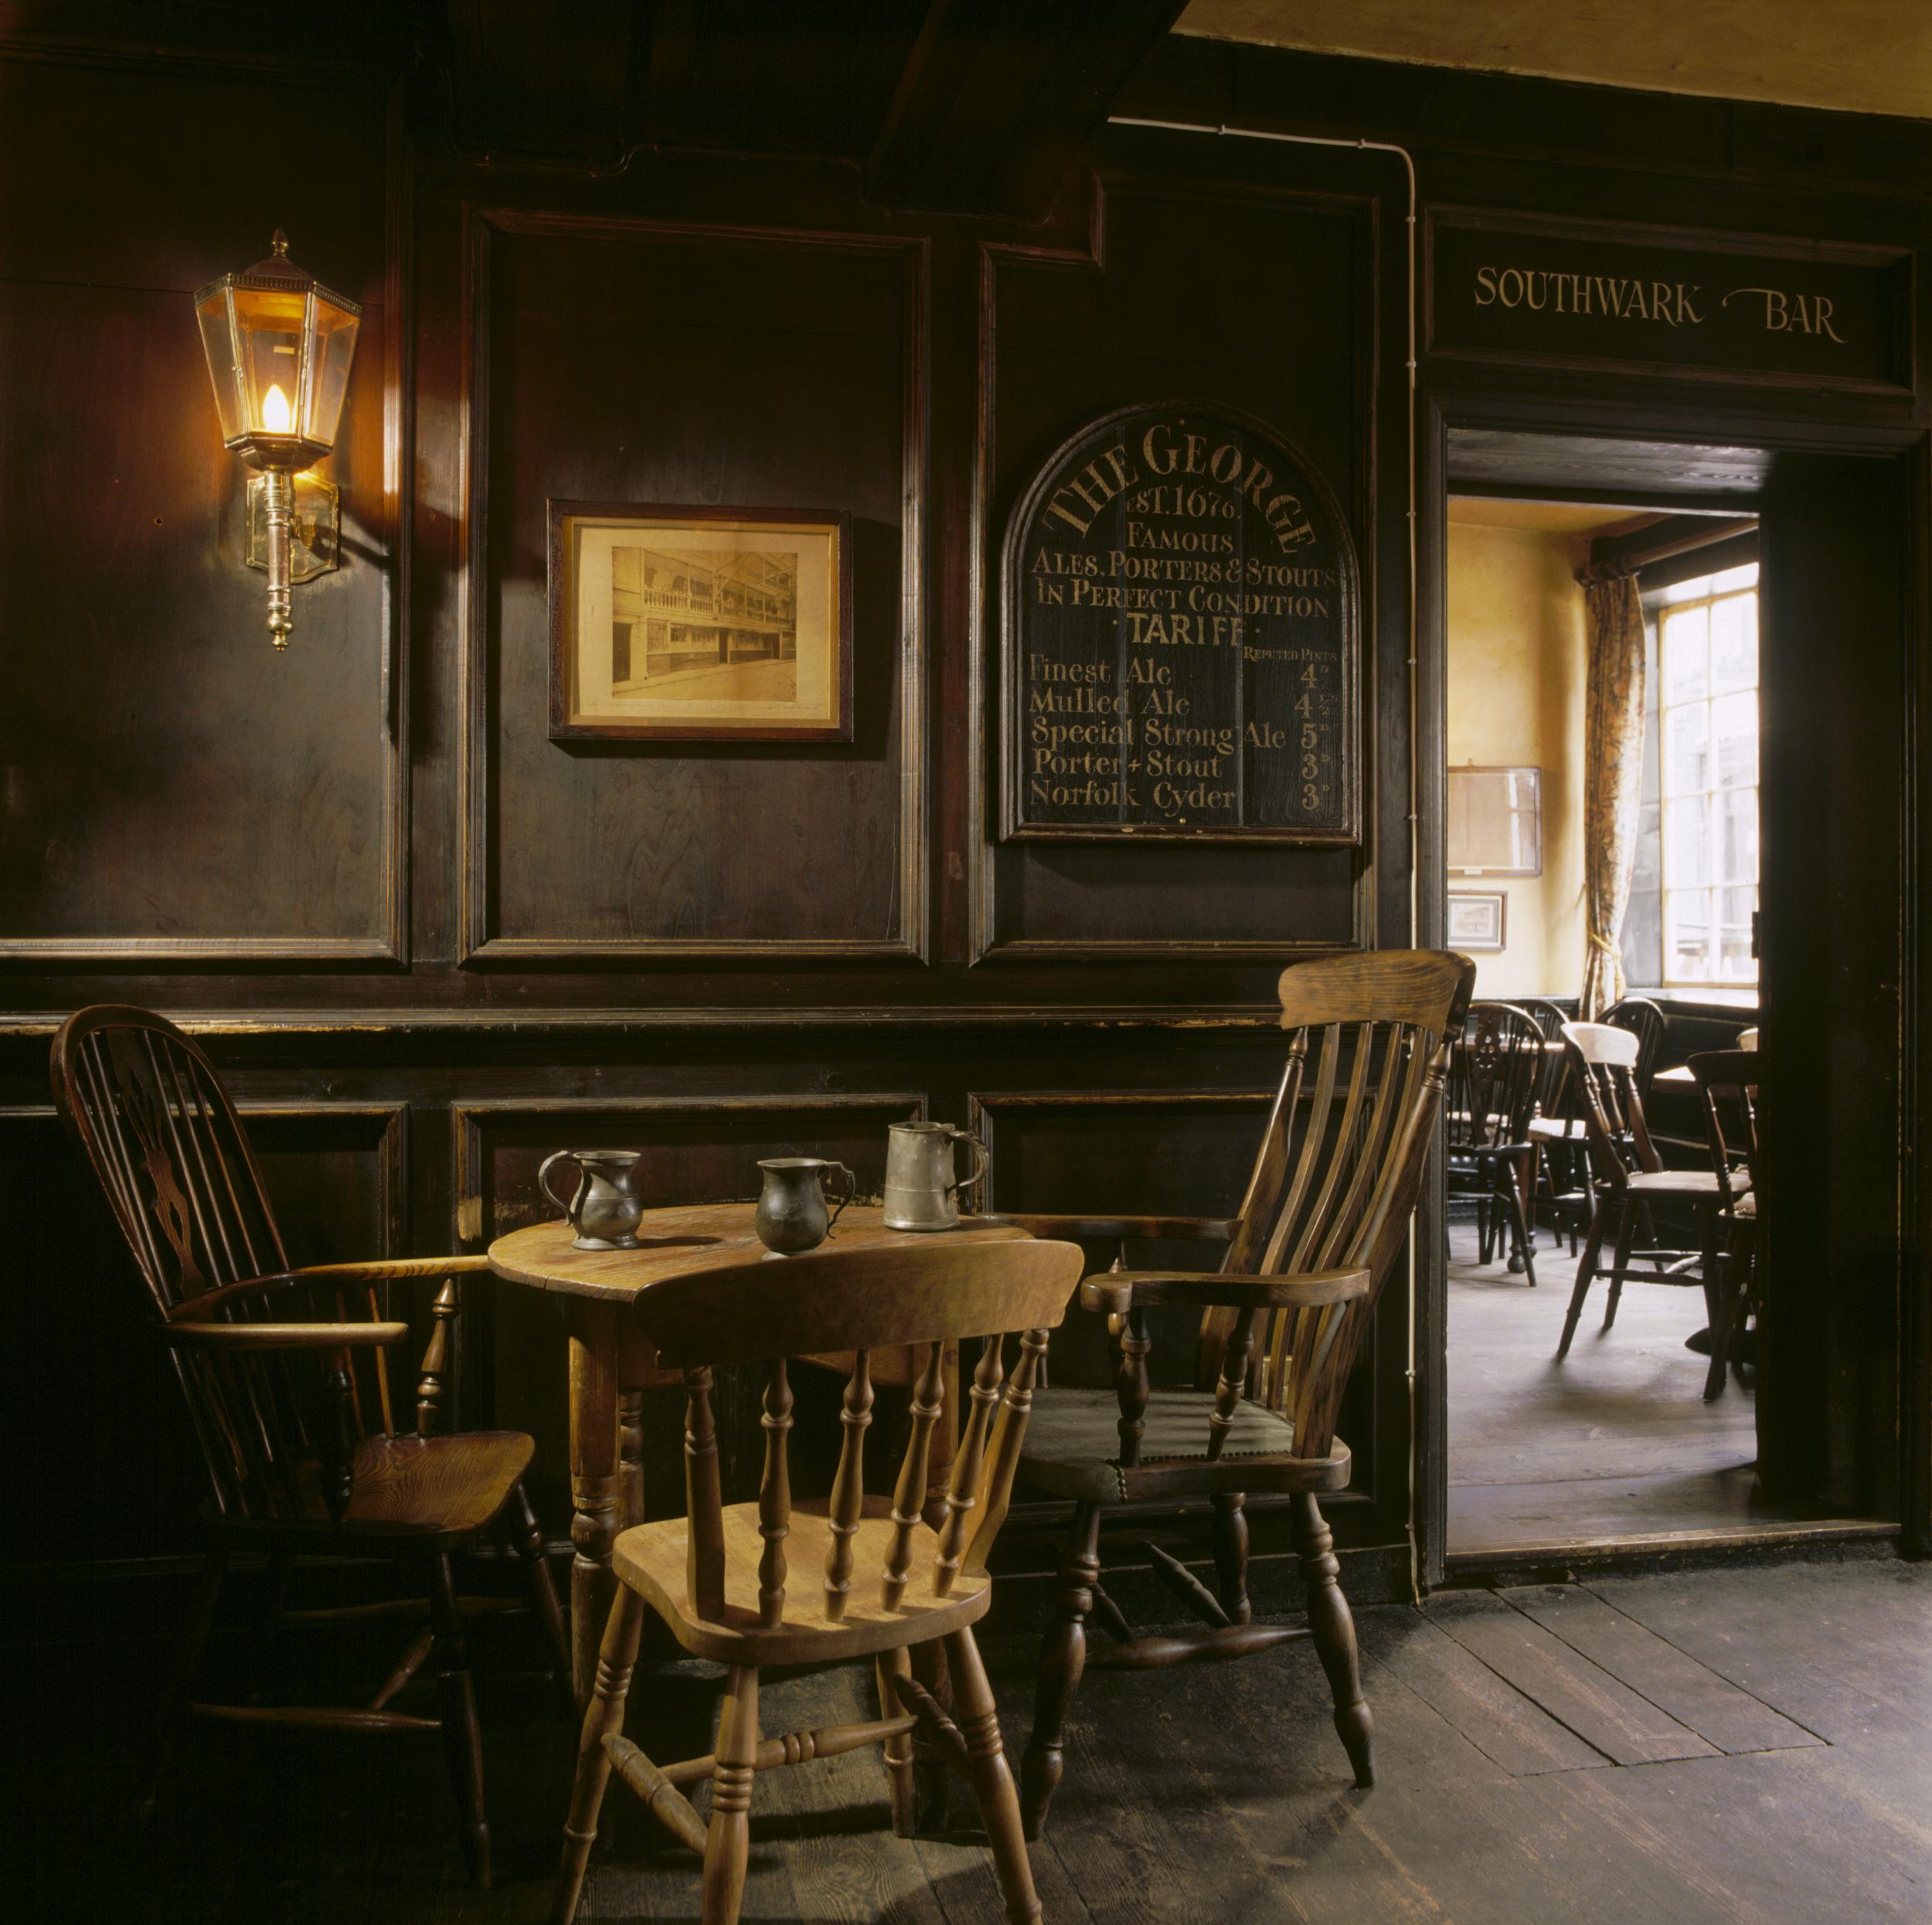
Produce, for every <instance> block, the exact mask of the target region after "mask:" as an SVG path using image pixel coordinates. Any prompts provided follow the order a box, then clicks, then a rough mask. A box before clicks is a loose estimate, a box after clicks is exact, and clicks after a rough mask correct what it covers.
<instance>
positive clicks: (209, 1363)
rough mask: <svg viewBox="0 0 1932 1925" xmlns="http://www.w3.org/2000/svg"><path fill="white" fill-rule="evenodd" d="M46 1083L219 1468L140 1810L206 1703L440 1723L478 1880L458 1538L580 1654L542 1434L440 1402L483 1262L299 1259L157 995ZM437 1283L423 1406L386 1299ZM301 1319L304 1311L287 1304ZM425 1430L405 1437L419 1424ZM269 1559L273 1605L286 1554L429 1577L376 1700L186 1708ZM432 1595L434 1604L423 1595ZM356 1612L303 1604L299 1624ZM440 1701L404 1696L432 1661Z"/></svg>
mask: <svg viewBox="0 0 1932 1925" xmlns="http://www.w3.org/2000/svg"><path fill="white" fill-rule="evenodd" d="M52 1073H53V1093H54V1097H55V1100H56V1104H58V1105H59V1107H60V1114H61V1116H62V1117H63V1120H64V1121H65V1122H66V1125H67V1127H68V1129H69V1130H70V1132H71V1133H72V1134H73V1138H75V1140H76V1141H77V1143H78V1144H79V1145H80V1148H81V1149H82V1151H83V1152H84V1153H85V1155H86V1156H87V1161H88V1162H89V1164H90V1165H91V1166H92V1168H93V1170H94V1175H95V1177H96V1178H97V1180H98V1181H99V1182H100V1187H101V1189H102V1190H103V1192H104V1193H105V1195H106V1198H107V1204H108V1207H109V1208H110V1209H111V1211H112V1212H113V1215H114V1220H115V1222H116V1223H117V1225H118V1226H119V1227H120V1229H121V1234H122V1236H123V1237H124V1239H125V1240H126V1242H127V1244H128V1249H129V1250H130V1251H131V1253H133V1256H134V1263H135V1266H136V1267H137V1268H138V1270H139V1271H140V1274H141V1280H142V1281H143V1282H144V1283H145V1285H146V1286H147V1294H148V1308H149V1311H150V1316H151V1321H152V1322H153V1323H154V1325H155V1327H156V1328H157V1329H158V1332H159V1334H160V1335H161V1337H162V1341H163V1342H164V1343H165V1345H166V1346H167V1349H168V1358H169V1360H170V1362H171V1363H172V1366H173V1369H174V1371H175V1376H176V1378H177V1379H178V1380H179V1383H180V1385H181V1388H182V1393H183V1394H184V1396H185V1398H186V1400H187V1405H188V1410H189V1417H190V1418H191V1420H192V1423H193V1427H194V1430H195V1434H196V1438H197V1440H198V1441H199V1444H200V1447H201V1454H202V1462H203V1464H205V1465H206V1469H207V1473H208V1478H209V1502H208V1505H207V1522H209V1525H210V1526H211V1527H212V1542H211V1544H210V1546H209V1550H208V1552H207V1554H206V1559H205V1561H204V1563H203V1566H202V1581H201V1585H200V1587H199V1592H198V1594H197V1597H196V1602H195V1604H194V1606H193V1607H192V1610H191V1611H190V1614H189V1620H188V1623H187V1624H186V1626H185V1628H184V1631H183V1635H182V1644H181V1648H180V1650H179V1654H178V1655H177V1658H176V1661H175V1672H174V1677H173V1680H172V1685H171V1688H170V1689H169V1692H168V1696H167V1698H166V1699H165V1702H164V1705H163V1706H162V1711H161V1712H160V1715H159V1716H158V1719H157V1720H156V1724H155V1730H154V1733H153V1735H152V1739H151V1744H150V1746H149V1748H148V1756H147V1758H146V1760H145V1769H144V1771H143V1775H142V1778H141V1784H140V1786H139V1787H138V1804H139V1807H140V1808H141V1811H142V1812H143V1814H145V1813H146V1812H148V1811H151V1809H152V1807H153V1804H154V1801H155V1795H156V1793H157V1791H158V1786H159V1783H160V1780H161V1777H162V1773H163V1770H164V1769H165V1746H166V1742H167V1739H168V1733H169V1729H170V1727H171V1726H172V1723H173V1721H174V1719H175V1717H176V1716H178V1715H179V1713H180V1712H181V1711H182V1709H190V1710H192V1711H194V1712H198V1713H200V1714H202V1715H204V1716H213V1717H216V1718H226V1719H245V1720H247V1721H249V1722H252V1723H283V1724H292V1725H298V1726H309V1727H311V1728H319V1729H329V1730H334V1731H340V1732H349V1733H381V1732H402V1731H421V1730H425V1729H427V1730H434V1729H437V1728H438V1727H439V1726H440V1729H441V1731H442V1734H443V1738H444V1746H445V1748H446V1750H447V1753H448V1760H449V1766H450V1771H451V1778H452V1780H453V1782H454V1787H455V1791H456V1797H457V1805H458V1808H459V1810H460V1811H461V1818H462V1828H463V1841H464V1849H465V1852H466V1853H467V1855H468V1859H469V1863H470V1868H471V1873H472V1876H474V1878H475V1879H476V1882H478V1884H479V1885H481V1886H488V1883H489V1882H490V1841H489V1829H488V1821H487V1818H486V1817H485V1807H484V1801H483V1780H482V1755H481V1749H480V1739H479V1735H478V1724H477V1716H476V1701H475V1695H474V1690H473V1689H472V1686H471V1681H470V1674H469V1668H468V1657H467V1653H466V1646H465V1640H464V1629H463V1618H464V1614H465V1610H466V1608H468V1609H469V1610H474V1609H476V1608H478V1607H479V1600H462V1599H459V1598H458V1597H457V1595H456V1590H455V1583H454V1573H453V1571H452V1569H451V1561H450V1559H451V1552H452V1551H454V1550H455V1549H458V1548H460V1547H461V1546H464V1545H465V1544H467V1543H468V1542H471V1541H472V1540H474V1539H478V1538H479V1537H481V1536H483V1535H485V1533H488V1532H491V1531H492V1530H493V1529H500V1530H501V1531H502V1532H504V1533H505V1534H506V1535H507V1536H509V1539H511V1540H512V1542H514V1544H515V1547H516V1549H517V1551H518V1553H519V1555H520V1556H522V1559H523V1563H524V1566H525V1570H526V1575H527V1578H528V1581H529V1587H530V1591H531V1596H532V1603H533V1604H534V1606H535V1607H536V1612H537V1614H538V1616H539V1619H540V1621H541V1622H542V1624H543V1627H544V1629H545V1631H546V1633H547V1634H548V1635H549V1639H550V1642H551V1644H552V1647H553V1651H554V1654H555V1655H556V1660H557V1662H558V1664H559V1666H560V1670H559V1674H558V1675H559V1677H560V1681H561V1682H562V1683H563V1688H564V1689H565V1690H566V1692H567V1689H568V1675H569V1656H568V1651H567V1648H566V1645H565V1642H564V1637H563V1620H562V1617H561V1615H560V1612H559V1610H558V1607H557V1600H556V1593H555V1591H554V1590H553V1588H552V1586H551V1583H550V1577H549V1572H548V1570H546V1568H545V1566H544V1563H543V1534H542V1532H540V1531H539V1529H538V1526H537V1522H536V1517H535V1516H534V1515H533V1514H532V1512H531V1509H530V1506H529V1502H528V1500H527V1499H526V1497H525V1495H524V1492H523V1485H522V1475H523V1471H524V1468H525V1467H526V1465H527V1464H529V1461H530V1457H531V1454H532V1449H533V1446H532V1443H531V1440H530V1439H529V1437H525V1436H523V1435H522V1434H520V1433H519V1432H515V1431H508V1430H496V1431H472V1432H469V1433H468V1434H461V1435H457V1436H453V1437H436V1436H433V1435H431V1432H432V1431H433V1430H434V1428H435V1427H436V1425H437V1420H438V1419H439V1417H440V1413H441V1409H442V1406H443V1403H444V1395H445V1392H444V1384H445V1380H446V1375H447V1368H448V1362H449V1357H450V1346H451V1328H452V1325H453V1321H454V1318H455V1315H456V1312H457V1296H456V1287H455V1281H454V1279H455V1277H457V1275H458V1274H461V1273H462V1272H464V1271H468V1270H478V1269H482V1268H485V1267H487V1263H486V1260H485V1259H484V1258H482V1257H406V1258H397V1259H385V1260H379V1261H375V1262H369V1263H327V1264H321V1265H317V1266H315V1267H311V1268H308V1269H305V1270H293V1269H291V1268H290V1267H289V1262H288V1253H287V1250H286V1249H285V1248H284V1245H283V1243H282V1237H281V1231H280V1229H278V1228H277V1225H276V1222H275V1213H274V1208H273V1206H271V1204H270V1201H269V1196H268V1191H267V1185H265V1183H264V1181H263V1178H262V1173H261V1168H260V1165H259V1164H258V1163H257V1161H256V1159H255V1154H254V1151H253V1148H251V1147H250V1144H249V1141H248V1137H247V1132H246V1131H244V1130H243V1127H242V1124H241V1120H240V1117H239V1116H238V1115H237V1114H236V1110H235V1107H234V1105H233V1103H232V1102H231V1101H230V1099H229V1097H228V1093H227V1092H226V1090H225V1089H224V1088H223V1086H222V1083H221V1080H220V1078H219V1076H217V1075H216V1072H215V1069H214V1066H213V1064H212V1063H210V1062H209V1059H208V1058H207V1056H206V1055H205V1054H204V1053H202V1050H201V1049H199V1047H198V1046H196V1044H195V1043H194V1042H192V1041H191V1040H190V1039H189V1038H188V1037H187V1036H184V1035H183V1034H182V1032H180V1031H179V1029H176V1028H175V1026H174V1025H173V1024H172V1023H171V1022H168V1021H167V1020H166V1019H165V1018H163V1017H161V1016H158V1015H155V1014H154V1013H153V1012H151V1011H149V1010H145V1009H136V1008H121V1007H117V1006H112V1005H97V1006H96V1007H94V1008H88V1009H83V1010H81V1011H80V1012H79V1013H78V1014H77V1015H73V1016H70V1018H69V1019H67V1020H66V1022H64V1023H63V1024H62V1025H61V1027H60V1032H59V1033H58V1034H57V1035H56V1037H55V1038H54V1042H53V1064H52ZM427 1278H440V1279H441V1280H442V1288H441V1291H440V1294H438V1296H437V1299H436V1301H435V1304H434V1310H433V1312H432V1316H431V1326H432V1334H431V1335H430V1341H429V1345H428V1349H427V1352H426V1354H425V1355H424V1358H423V1364H422V1367H421V1371H420V1377H419V1380H418V1382H417V1385H416V1386H415V1397H414V1403H415V1408H414V1410H413V1413H412V1412H411V1410H410V1407H409V1403H408V1401H407V1400H406V1396H405V1394H404V1393H405V1385H404V1384H403V1383H401V1382H399V1381H398V1380H397V1379H396V1377H395V1376H393V1374H392V1372H391V1369H390V1366H389V1359H388V1355H387V1353H388V1352H389V1349H391V1348H393V1346H394V1345H396V1344H399V1343H401V1342H403V1341H404V1340H405V1339H406V1338H407V1337H408V1335H409V1334H410V1327H409V1325H408V1324H407V1323H406V1322H405V1321H400V1320H399V1319H395V1318H391V1316H390V1315H389V1308H388V1305H387V1304H386V1301H385V1300H386V1297H387V1295H388V1293H389V1287H390V1286H391V1285H392V1284H395V1283H397V1282H401V1281H406V1280H410V1281H420V1280H423V1279H427ZM291 1311H292V1312H293V1313H294V1319H299V1320H294V1319H292V1318H291ZM412 1415H413V1418H414V1427H413V1431H409V1432H408V1433H407V1434H405V1433H406V1427H407V1423H408V1420H409V1419H410V1417H411V1416H412ZM238 1550H240V1551H250V1552H258V1553H263V1554H264V1555H266V1556H267V1558H268V1559H269V1562H270V1608H271V1612H274V1613H276V1614H279V1608H280V1600H281V1595H282V1591H283V1588H284V1585H285V1583H286V1581H287V1573H288V1566H289V1563H290V1561H291V1559H293V1558H294V1557H296V1556H301V1557H304V1558H307V1557H311V1556H318V1555H320V1556H327V1555H341V1556H354V1557H357V1558H368V1557H371V1556H376V1557H383V1558H391V1559H393V1558H398V1557H403V1558H406V1559H409V1560H410V1562H411V1563H412V1564H413V1566H414V1575H415V1576H417V1577H419V1578H420V1579H421V1580H423V1592H422V1593H419V1595H418V1597H417V1599H414V1600H410V1599H404V1600H399V1603H398V1606H397V1608H398V1609H399V1610H400V1612H401V1613H403V1614H412V1615H416V1616H419V1617H420V1616H423V1615H425V1614H426V1615H427V1619H428V1624H427V1627H426V1628H424V1629H423V1630H421V1631H420V1632H418V1633H417V1634H415V1635H414V1636H413V1640H412V1642H411V1643H410V1646H409V1648H407V1650H406V1651H405V1652H404V1654H403V1657H402V1658H401V1660H400V1661H399V1663H398V1664H397V1665H396V1667H395V1668H394V1669H393V1671H392V1672H391V1673H390V1674H389V1677H388V1678H386V1679H385V1680H384V1682H383V1685H382V1686H381V1688H380V1689H379V1691H378V1692H376V1695H375V1696H374V1698H373V1699H372V1700H371V1702H369V1703H367V1704H366V1705H362V1706H354V1707H342V1708H338V1707H325V1706H311V1705H282V1706H260V1705H253V1704H250V1705H247V1706H226V1705H216V1704H196V1705H192V1706H190V1705H189V1704H188V1703H187V1699H188V1698H189V1693H190V1692H191V1691H192V1685H193V1681H194V1675H195V1672H196V1668H197V1665H198V1663H199V1658H200V1655H201V1649H202V1644H204V1643H205V1642H206V1638H207V1635H208V1632H209V1627H210V1625H211V1624H212V1622H213V1617H214V1613H215V1608H216V1603H217V1601H218V1599H219V1592H220V1589H221V1584H222V1580H223V1575H224V1573H225V1571H226V1567H227V1564H228V1561H229V1559H230V1556H232V1555H233V1553H236V1551H238ZM425 1597H426V1599H427V1603H426V1604H425V1603H424V1602H423V1601H422V1600H423V1598H425ZM358 1614H359V1615H362V1616H366V1615H368V1611H367V1609H366V1607H349V1610H346V1611H342V1612H336V1611H305V1612H297V1613H290V1614H288V1616H289V1617H291V1619H292V1620H299V1621H308V1622H315V1621H324V1620H327V1619H329V1618H331V1617H337V1616H347V1617H353V1616H355V1615H358ZM432 1658H433V1659H434V1665H435V1668H436V1672H437V1676H438V1678H439V1679H440V1689H441V1716H440V1719H429V1718H423V1717H420V1716H413V1715H410V1714H406V1713H404V1712H398V1711H393V1710H391V1709H389V1705H390V1702H391V1701H392V1700H393V1699H394V1698H395V1697H396V1695H397V1694H398V1693H399V1692H401V1691H402V1690H403V1688H404V1687H405V1686H406V1685H407V1684H408V1682H409V1681H410V1678H411V1677H412V1676H413V1675H414V1674H415V1672H417V1670H419V1669H420V1668H421V1666H422V1665H423V1663H424V1661H426V1660H430V1659H432Z"/></svg>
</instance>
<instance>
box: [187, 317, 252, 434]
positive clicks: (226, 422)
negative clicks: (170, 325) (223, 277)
mask: <svg viewBox="0 0 1932 1925" xmlns="http://www.w3.org/2000/svg"><path fill="white" fill-rule="evenodd" d="M195 318H196V320H197V321H199V323H200V324H201V349H202V353H203V354H205V355H206V356H207V357H208V379H209V381H210V382H211V383H213V386H214V389H215V412H216V414H217V415H218V416H219V417H220V420H221V438H222V439H223V440H224V441H232V440H234V438H235V437H236V435H238V434H241V433H242V432H243V423H242V407H241V397H240V394H239V393H237V392H236V386H235V336H234V333H233V330H232V329H231V328H230V326H229V316H228V290H227V289H226V287H219V288H217V289H216V291H215V292H214V293H213V294H210V295H209V297H208V298H207V299H206V301H202V303H201V304H200V305H199V307H197V308H196V310H195Z"/></svg>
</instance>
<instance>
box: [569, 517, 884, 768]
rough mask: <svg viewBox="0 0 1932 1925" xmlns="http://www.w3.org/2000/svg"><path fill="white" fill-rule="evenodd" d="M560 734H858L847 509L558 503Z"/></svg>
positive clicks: (728, 737)
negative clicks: (854, 726)
mask: <svg viewBox="0 0 1932 1925" xmlns="http://www.w3.org/2000/svg"><path fill="white" fill-rule="evenodd" d="M549 615H550V736H551V739H552V740H557V741H567V740H580V739H591V740H611V739H616V740H628V741H638V742H651V741H656V742H720V741H752V742H849V741H851V740H852V518H851V516H850V515H847V514H845V513H842V512H817V511H801V510H799V509H795V508H710V507H698V508H680V507H671V506H662V505H655V504H650V503H640V502H563V501H553V502H551V503H550V505H549Z"/></svg>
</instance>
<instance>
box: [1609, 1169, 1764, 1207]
mask: <svg viewBox="0 0 1932 1925" xmlns="http://www.w3.org/2000/svg"><path fill="white" fill-rule="evenodd" d="M1626 1182H1627V1185H1628V1189H1629V1191H1630V1193H1631V1195H1633V1196H1688V1197H1691V1198H1692V1199H1696V1200H1698V1201H1700V1202H1701V1201H1705V1200H1708V1201H1709V1202H1716V1201H1717V1200H1718V1199H1719V1195H1720V1192H1719V1189H1718V1185H1717V1174H1716V1172H1715V1171H1714V1170H1633V1171H1632V1172H1631V1173H1630V1175H1629V1176H1628V1178H1627V1179H1626ZM1746 1182H1747V1179H1746V1178H1742V1177H1734V1178H1732V1188H1733V1189H1743V1188H1744V1187H1745V1186H1746Z"/></svg>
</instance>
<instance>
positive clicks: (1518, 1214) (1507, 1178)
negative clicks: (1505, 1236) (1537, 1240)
mask: <svg viewBox="0 0 1932 1925" xmlns="http://www.w3.org/2000/svg"><path fill="white" fill-rule="evenodd" d="M1498 1174H1499V1175H1501V1177H1502V1182H1499V1183H1498V1185H1497V1186H1496V1200H1497V1202H1498V1203H1499V1204H1500V1205H1501V1206H1502V1214H1503V1215H1504V1216H1506V1217H1507V1219H1509V1228H1510V1230H1511V1232H1512V1234H1513V1235H1514V1236H1515V1240H1516V1250H1515V1254H1514V1255H1512V1257H1511V1258H1510V1260H1509V1267H1510V1268H1511V1269H1512V1270H1517V1269H1520V1270H1522V1272H1523V1274H1525V1275H1526V1277H1528V1278H1529V1282H1530V1284H1531V1286H1532V1288H1533V1287H1534V1286H1535V1284H1536V1249H1535V1246H1533V1245H1532V1243H1531V1242H1530V1240H1529V1235H1530V1232H1529V1219H1528V1218H1527V1217H1526V1216H1525V1215H1524V1214H1523V1206H1522V1191H1521V1189H1519V1186H1518V1184H1517V1181H1516V1175H1515V1172H1513V1171H1511V1170H1506V1169H1505V1170H1503V1171H1501V1172H1498Z"/></svg>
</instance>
